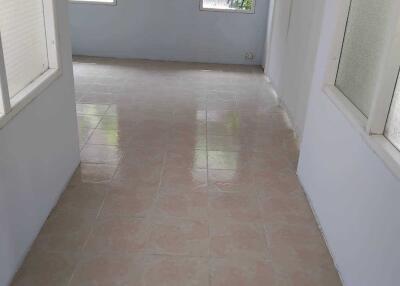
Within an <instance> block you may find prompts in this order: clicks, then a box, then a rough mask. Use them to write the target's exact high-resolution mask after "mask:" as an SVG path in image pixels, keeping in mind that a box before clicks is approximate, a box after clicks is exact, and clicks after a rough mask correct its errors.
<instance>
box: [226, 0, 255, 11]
mask: <svg viewBox="0 0 400 286" xmlns="http://www.w3.org/2000/svg"><path fill="white" fill-rule="evenodd" d="M227 1H228V3H229V6H230V7H231V8H236V9H243V10H251V9H252V7H253V0H227Z"/></svg>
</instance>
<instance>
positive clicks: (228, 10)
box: [200, 7, 255, 14]
mask: <svg viewBox="0 0 400 286" xmlns="http://www.w3.org/2000/svg"><path fill="white" fill-rule="evenodd" d="M200 11H206V12H222V13H240V14H255V9H251V10H240V9H226V8H206V7H200Z"/></svg>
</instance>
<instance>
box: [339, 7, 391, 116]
mask: <svg viewBox="0 0 400 286" xmlns="http://www.w3.org/2000/svg"><path fill="white" fill-rule="evenodd" d="M396 1H397V0H379V1H377V0H352V1H351V6H350V12H349V17H348V22H347V27H346V33H345V37H344V43H343V48H342V54H341V57H340V63H339V69H338V73H337V78H336V87H337V88H338V89H339V90H340V91H341V92H342V93H343V94H344V95H345V96H346V97H347V98H348V99H349V100H350V101H351V102H352V103H353V104H354V105H355V106H356V107H357V108H358V109H359V110H360V111H361V112H362V113H363V114H364V115H365V116H367V117H368V116H369V112H370V108H371V103H372V99H373V98H374V92H375V89H376V85H377V77H378V73H379V71H378V70H379V66H380V64H381V63H382V60H383V56H384V55H383V52H382V51H383V48H384V45H385V43H386V41H388V40H389V38H388V37H389V35H388V32H389V29H390V26H389V19H390V17H389V13H390V11H391V9H392V5H393V4H394V3H395V2H396Z"/></svg>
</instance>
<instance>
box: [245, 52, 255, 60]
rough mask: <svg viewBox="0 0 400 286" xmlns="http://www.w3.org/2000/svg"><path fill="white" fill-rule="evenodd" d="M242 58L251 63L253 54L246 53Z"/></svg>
mask: <svg viewBox="0 0 400 286" xmlns="http://www.w3.org/2000/svg"><path fill="white" fill-rule="evenodd" d="M244 58H245V59H246V60H248V61H252V60H254V54H253V53H250V52H248V53H246V55H245V56H244Z"/></svg>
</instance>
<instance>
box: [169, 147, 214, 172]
mask: <svg viewBox="0 0 400 286" xmlns="http://www.w3.org/2000/svg"><path fill="white" fill-rule="evenodd" d="M166 166H167V167H170V168H187V169H206V168H207V152H206V151H204V150H190V151H189V152H185V151H183V152H182V151H181V152H168V153H167V160H166Z"/></svg>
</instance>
